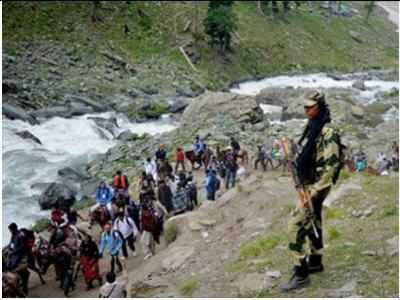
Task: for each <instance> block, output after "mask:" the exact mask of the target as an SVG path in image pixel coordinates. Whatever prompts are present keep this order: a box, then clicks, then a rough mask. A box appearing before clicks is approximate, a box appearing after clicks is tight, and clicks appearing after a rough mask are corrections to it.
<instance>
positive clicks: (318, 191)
mask: <svg viewBox="0 0 400 300" xmlns="http://www.w3.org/2000/svg"><path fill="white" fill-rule="evenodd" d="M304 110H305V114H306V116H307V118H308V119H309V121H308V123H307V126H306V128H305V130H304V133H303V135H302V137H301V139H300V141H299V145H301V146H302V150H301V152H300V153H299V155H298V156H297V159H296V161H295V162H294V163H293V164H292V171H293V174H294V179H295V180H294V181H295V184H296V189H297V190H298V192H299V195H300V203H299V205H298V207H297V208H296V210H295V212H294V214H293V217H292V219H291V220H290V222H289V234H290V235H289V236H290V242H289V250H290V251H292V252H293V253H294V254H295V256H296V257H297V259H298V265H296V266H295V267H294V273H293V275H292V277H291V278H290V280H289V282H288V283H287V284H284V285H282V286H281V289H282V291H283V292H287V291H290V290H294V289H298V288H301V287H303V286H305V285H307V284H309V282H310V278H309V274H310V273H315V272H321V271H323V269H324V267H323V264H322V248H323V239H322V237H323V235H322V219H321V216H322V203H323V201H324V200H325V198H326V197H327V196H328V194H329V191H330V189H331V186H332V184H334V183H335V182H336V180H337V178H338V175H339V172H340V169H341V167H342V163H341V158H342V154H341V153H342V147H344V146H342V145H341V143H340V136H339V134H338V132H337V131H336V130H335V129H333V128H331V127H329V126H328V123H329V122H330V121H331V118H330V112H329V109H328V106H327V104H326V103H325V97H324V94H322V93H320V92H318V91H313V92H311V93H309V94H307V95H306V97H305V103H304ZM304 140H306V142H305V144H304V146H303V145H302V142H303V141H304ZM306 239H308V241H309V246H310V252H311V253H310V255H308V256H307V255H306V252H305V249H304V246H305V243H306Z"/></svg>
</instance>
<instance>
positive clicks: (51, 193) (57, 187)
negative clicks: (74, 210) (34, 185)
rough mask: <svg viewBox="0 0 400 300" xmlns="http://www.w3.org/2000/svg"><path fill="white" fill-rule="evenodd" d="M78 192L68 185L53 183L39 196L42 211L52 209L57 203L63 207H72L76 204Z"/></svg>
mask: <svg viewBox="0 0 400 300" xmlns="http://www.w3.org/2000/svg"><path fill="white" fill-rule="evenodd" d="M76 195H77V190H76V189H75V188H74V187H73V186H72V185H70V184H68V183H58V182H53V183H51V184H50V185H49V186H48V187H47V188H46V190H45V191H44V192H43V193H42V194H41V195H40V196H39V200H38V201H39V205H40V207H41V208H42V209H51V208H52V206H54V204H55V203H56V202H57V201H59V200H60V201H62V203H60V204H61V205H68V206H70V205H72V204H73V203H74V202H75V196H76Z"/></svg>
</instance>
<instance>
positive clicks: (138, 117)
mask: <svg viewBox="0 0 400 300" xmlns="http://www.w3.org/2000/svg"><path fill="white" fill-rule="evenodd" d="M169 107H170V105H169V104H168V103H167V102H166V101H164V100H161V99H157V98H148V97H138V98H136V99H135V102H134V103H132V104H130V105H129V106H128V108H127V110H126V113H127V116H128V117H129V118H130V119H131V120H134V121H136V122H145V121H147V120H149V119H158V118H159V117H161V115H163V114H166V113H168V112H169Z"/></svg>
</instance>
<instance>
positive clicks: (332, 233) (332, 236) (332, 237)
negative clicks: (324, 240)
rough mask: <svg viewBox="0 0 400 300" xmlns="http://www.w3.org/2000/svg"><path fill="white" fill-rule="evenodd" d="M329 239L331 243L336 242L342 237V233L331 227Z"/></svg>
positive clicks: (328, 233)
mask: <svg viewBox="0 0 400 300" xmlns="http://www.w3.org/2000/svg"><path fill="white" fill-rule="evenodd" d="M327 237H328V240H329V241H332V240H336V239H338V238H339V237H340V232H339V231H338V230H337V229H336V228H334V227H330V228H328V230H327Z"/></svg>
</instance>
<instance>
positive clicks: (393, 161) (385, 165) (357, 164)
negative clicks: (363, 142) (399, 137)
mask: <svg viewBox="0 0 400 300" xmlns="http://www.w3.org/2000/svg"><path fill="white" fill-rule="evenodd" d="M386 152H387V153H389V155H387V154H386V153H385V152H383V151H381V152H379V153H378V154H377V156H376V159H375V164H371V163H368V155H367V154H366V153H365V152H364V151H363V149H362V147H360V149H359V150H358V151H357V152H356V153H354V154H353V152H352V151H351V150H350V151H349V154H348V160H349V162H350V163H351V165H352V167H351V169H352V170H354V171H357V172H362V171H364V170H366V169H367V168H368V167H372V166H373V168H374V169H375V170H376V172H377V174H379V175H388V174H389V171H390V170H392V171H394V172H398V171H399V145H398V144H397V142H396V141H394V142H393V143H392V145H391V147H390V149H388V151H386ZM388 156H389V157H390V158H388Z"/></svg>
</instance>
